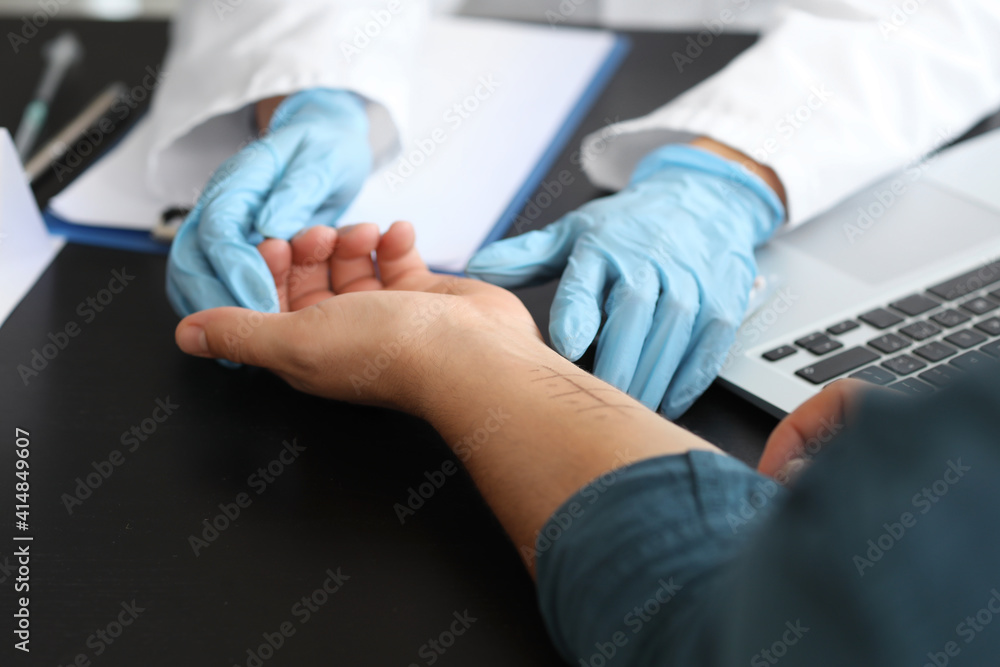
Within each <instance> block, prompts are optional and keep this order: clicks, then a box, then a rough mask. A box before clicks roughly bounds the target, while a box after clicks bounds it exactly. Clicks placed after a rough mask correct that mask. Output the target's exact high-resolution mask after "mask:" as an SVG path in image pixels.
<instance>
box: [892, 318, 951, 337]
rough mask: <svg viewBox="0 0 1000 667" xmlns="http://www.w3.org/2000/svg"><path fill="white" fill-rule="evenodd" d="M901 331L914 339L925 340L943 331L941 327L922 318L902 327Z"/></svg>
mask: <svg viewBox="0 0 1000 667" xmlns="http://www.w3.org/2000/svg"><path fill="white" fill-rule="evenodd" d="M899 332H900V333H904V334H906V335H907V336H909V337H910V338H912V339H913V340H924V339H926V338H930V337H931V336H934V335H937V334H939V333H941V327H939V326H937V325H935V324H931V323H930V322H924V321H922V320H921V321H920V322H914V323H913V324H908V325H907V326H905V327H903V328H902V329H900V330H899Z"/></svg>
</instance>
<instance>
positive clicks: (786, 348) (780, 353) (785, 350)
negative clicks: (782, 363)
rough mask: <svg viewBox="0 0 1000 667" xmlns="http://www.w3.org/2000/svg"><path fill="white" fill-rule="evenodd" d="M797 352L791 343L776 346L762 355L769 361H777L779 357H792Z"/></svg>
mask: <svg viewBox="0 0 1000 667" xmlns="http://www.w3.org/2000/svg"><path fill="white" fill-rule="evenodd" d="M796 352H798V350H796V349H795V348H794V347H792V346H791V345H782V346H781V347H776V348H774V349H773V350H771V351H770V352H765V353H764V354H762V355H761V356H762V357H764V358H765V359H767V360H768V361H777V360H778V359H784V358H785V357H790V356H792V355H793V354H795V353H796Z"/></svg>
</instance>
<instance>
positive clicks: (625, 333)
mask: <svg viewBox="0 0 1000 667" xmlns="http://www.w3.org/2000/svg"><path fill="white" fill-rule="evenodd" d="M659 296H660V280H659V276H658V275H657V273H656V272H655V271H654V270H653V269H652V267H649V266H647V267H643V268H642V269H640V270H639V271H636V272H634V273H633V275H628V276H623V277H621V278H619V280H618V282H617V283H616V284H615V286H614V287H613V288H612V289H611V293H610V294H609V295H608V301H607V304H606V305H605V309H606V310H607V313H608V320H607V322H605V324H604V329H603V330H602V331H601V337H600V340H599V341H598V343H597V356H596V359H595V362H596V363H595V364H594V375H596V376H597V377H599V378H601V379H602V380H604V381H605V382H607V383H609V384H612V385H614V386H615V387H618V388H619V389H621V390H622V391H626V390H627V389H628V388H629V386H630V385H631V384H632V378H633V377H634V376H635V371H636V366H637V365H638V363H639V357H640V355H641V354H642V348H643V345H644V343H645V342H646V339H647V337H648V336H649V331H650V329H651V328H652V326H653V312H654V311H655V310H656V302H657V299H658V298H659Z"/></svg>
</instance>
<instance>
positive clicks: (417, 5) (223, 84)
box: [147, 0, 429, 204]
mask: <svg viewBox="0 0 1000 667" xmlns="http://www.w3.org/2000/svg"><path fill="white" fill-rule="evenodd" d="M428 15H429V2H428V0H211V1H210V0H187V1H186V2H185V3H184V4H183V5H182V7H181V9H180V10H179V13H178V15H177V16H176V17H175V20H174V23H173V25H172V30H171V48H170V51H169V53H168V54H167V58H166V61H165V65H164V68H163V72H162V75H161V76H160V80H161V83H160V84H159V86H158V89H157V90H156V93H155V95H154V97H153V103H152V107H151V110H150V117H149V118H148V120H147V122H148V123H150V129H149V131H150V132H151V133H152V144H151V147H152V148H151V151H150V155H149V163H148V165H147V166H148V170H147V175H148V177H147V180H148V185H149V187H150V189H151V190H152V192H154V193H156V194H158V195H160V196H163V197H166V198H169V199H170V200H172V201H175V202H177V203H178V204H183V203H190V202H191V201H193V200H194V199H196V198H197V194H198V191H199V190H200V189H201V188H202V187H203V186H204V184H205V183H206V182H207V181H208V178H209V177H210V175H211V174H212V172H213V171H214V170H215V169H216V168H217V167H218V165H219V164H220V163H221V162H222V161H224V160H225V159H226V158H228V157H229V156H231V155H232V154H233V153H235V152H236V151H237V150H239V148H241V147H242V146H243V145H245V144H247V143H249V142H250V141H252V140H253V139H254V138H256V134H257V133H256V126H255V123H254V117H253V103H255V102H257V101H259V100H262V99H266V98H269V97H274V96H279V95H287V94H291V93H295V92H297V91H300V90H304V89H308V88H315V87H325V88H337V89H346V90H351V91H353V92H355V93H357V94H359V95H361V96H362V97H363V98H364V99H365V100H366V102H367V106H368V115H369V118H370V120H371V131H370V140H371V144H372V149H373V153H374V157H375V164H376V166H379V165H381V164H384V163H385V162H387V161H388V160H389V159H391V158H392V157H393V156H394V154H395V153H396V152H397V151H398V148H399V145H400V141H401V139H400V135H401V134H402V133H404V132H405V126H406V122H407V113H408V105H409V96H410V89H409V85H408V84H409V81H410V80H411V78H412V77H411V76H410V70H411V68H412V66H413V63H414V59H415V51H416V49H417V48H418V46H419V40H420V39H421V38H422V35H423V31H424V27H425V24H426V19H427V17H428Z"/></svg>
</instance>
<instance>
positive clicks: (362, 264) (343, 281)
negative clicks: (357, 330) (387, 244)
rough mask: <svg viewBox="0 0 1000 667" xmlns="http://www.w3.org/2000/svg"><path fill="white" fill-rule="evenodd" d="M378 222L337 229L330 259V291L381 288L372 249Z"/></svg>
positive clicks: (341, 292)
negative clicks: (331, 287)
mask: <svg viewBox="0 0 1000 667" xmlns="http://www.w3.org/2000/svg"><path fill="white" fill-rule="evenodd" d="M379 237H380V234H379V230H378V226H377V225H375V224H372V223H370V222H366V223H362V224H360V225H353V226H351V227H345V228H342V229H341V230H340V236H339V239H338V241H337V247H336V249H335V250H334V252H333V259H332V260H331V263H330V277H331V282H332V284H333V291H334V292H335V293H337V294H345V293H347V292H362V291H366V290H373V289H380V288H381V287H382V282H381V281H380V280H379V279H378V276H377V274H376V272H375V262H374V261H373V260H372V253H373V252H375V249H376V248H377V247H378V242H379Z"/></svg>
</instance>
